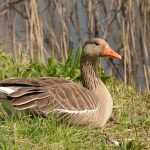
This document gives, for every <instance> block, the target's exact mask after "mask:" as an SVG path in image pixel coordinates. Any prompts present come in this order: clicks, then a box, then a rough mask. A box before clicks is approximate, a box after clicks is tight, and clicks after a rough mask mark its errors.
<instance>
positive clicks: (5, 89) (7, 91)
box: [0, 87, 15, 94]
mask: <svg viewBox="0 0 150 150" xmlns="http://www.w3.org/2000/svg"><path fill="white" fill-rule="evenodd" d="M0 92H2V93H5V94H11V93H13V92H15V90H14V89H13V88H12V87H0Z"/></svg>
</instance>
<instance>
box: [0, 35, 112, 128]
mask: <svg viewBox="0 0 150 150" xmlns="http://www.w3.org/2000/svg"><path fill="white" fill-rule="evenodd" d="M95 43H96V44H95ZM106 45H107V43H106V42H105V41H104V40H102V39H97V38H95V39H92V40H89V41H88V42H86V43H85V45H84V47H83V52H82V57H81V65H80V67H81V77H82V82H83V86H84V87H82V86H81V85H79V84H77V83H74V82H73V81H71V80H67V79H63V78H57V77H41V78H36V79H25V78H15V79H5V80H3V81H1V82H0V91H1V92H2V90H1V89H2V87H8V89H9V88H11V89H13V88H14V91H13V92H11V91H10V92H8V93H7V90H6V93H5V94H4V93H2V94H0V98H5V99H6V98H7V99H8V100H10V101H11V103H12V105H13V106H14V107H15V109H17V110H25V109H29V108H30V109H32V110H33V111H35V112H36V113H38V114H41V115H44V116H47V115H48V114H50V113H51V112H53V113H54V114H55V115H56V118H57V119H58V120H61V119H63V120H65V121H67V122H69V123H71V124H75V125H85V124H90V125H93V126H99V127H100V126H103V125H104V124H105V123H106V121H107V120H108V118H109V116H110V114H111V111H112V99H111V96H110V94H109V92H108V90H107V88H106V87H105V85H104V84H103V83H102V82H101V81H100V78H99V76H98V75H97V73H96V63H97V60H98V58H99V57H100V56H102V55H103V51H104V48H105V46H106ZM6 89H7V88H6ZM101 92H102V93H101Z"/></svg>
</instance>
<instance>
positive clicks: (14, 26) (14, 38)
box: [12, 14, 17, 58]
mask: <svg viewBox="0 0 150 150" xmlns="http://www.w3.org/2000/svg"><path fill="white" fill-rule="evenodd" d="M12 40H13V52H14V55H15V58H17V51H16V50H17V48H16V16H15V14H14V17H13V25H12Z"/></svg>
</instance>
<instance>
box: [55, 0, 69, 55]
mask: <svg viewBox="0 0 150 150" xmlns="http://www.w3.org/2000/svg"><path fill="white" fill-rule="evenodd" d="M54 4H55V7H56V9H57V11H58V14H59V16H60V19H61V25H62V30H63V31H64V32H67V26H66V23H65V21H64V20H63V17H62V13H61V10H60V9H59V6H58V5H59V3H57V2H56V0H54ZM60 51H61V50H60ZM66 51H67V50H66ZM63 57H65V56H63Z"/></svg>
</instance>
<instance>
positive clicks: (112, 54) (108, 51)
mask: <svg viewBox="0 0 150 150" xmlns="http://www.w3.org/2000/svg"><path fill="white" fill-rule="evenodd" d="M103 56H104V57H111V58H118V59H122V58H121V55H119V54H117V53H116V52H115V51H113V50H112V49H111V48H110V47H109V45H106V46H105V48H104V51H103Z"/></svg>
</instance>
